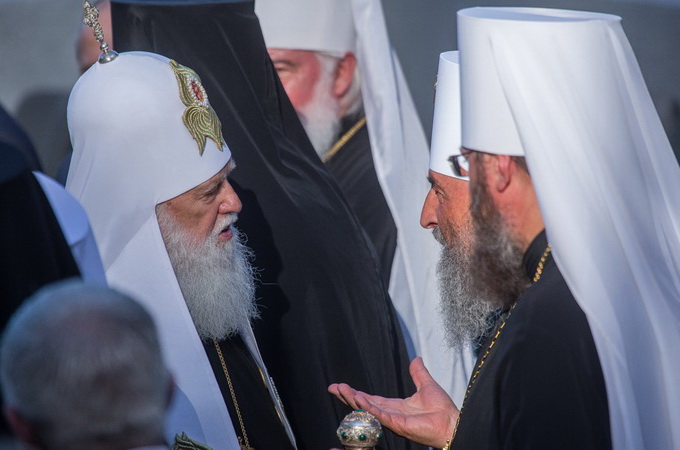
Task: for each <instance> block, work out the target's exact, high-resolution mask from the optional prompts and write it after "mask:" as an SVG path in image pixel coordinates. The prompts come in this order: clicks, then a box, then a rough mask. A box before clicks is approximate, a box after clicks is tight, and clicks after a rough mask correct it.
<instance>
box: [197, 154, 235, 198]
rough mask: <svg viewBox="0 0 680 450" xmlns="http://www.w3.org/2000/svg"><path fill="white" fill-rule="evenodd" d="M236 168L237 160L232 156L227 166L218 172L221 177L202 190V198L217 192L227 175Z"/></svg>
mask: <svg viewBox="0 0 680 450" xmlns="http://www.w3.org/2000/svg"><path fill="white" fill-rule="evenodd" d="M235 168H236V162H235V161H234V159H233V158H232V159H230V160H229V162H228V163H227V165H226V167H224V168H223V169H222V170H220V171H219V172H218V173H219V174H220V177H218V178H217V180H215V182H214V183H212V184H210V185H209V186H207V187H206V188H205V189H204V190H203V191H202V192H200V193H199V196H200V198H206V197H211V196H213V195H215V194H217V192H218V191H219V189H220V186H221V185H222V182H223V181H224V180H225V179H226V178H227V176H229V174H230V173H231V171H232V170H234V169H235Z"/></svg>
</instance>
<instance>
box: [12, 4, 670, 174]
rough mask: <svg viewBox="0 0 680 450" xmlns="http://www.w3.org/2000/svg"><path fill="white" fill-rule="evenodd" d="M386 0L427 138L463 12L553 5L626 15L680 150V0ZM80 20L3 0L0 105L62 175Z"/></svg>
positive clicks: (75, 9) (64, 11)
mask: <svg viewBox="0 0 680 450" xmlns="http://www.w3.org/2000/svg"><path fill="white" fill-rule="evenodd" d="M382 1H383V8H384V10H385V17H386V20H387V25H388V29H389V32H390V35H391V39H392V43H393V45H394V47H395V48H396V50H397V53H398V54H399V57H400V59H401V62H402V66H403V69H404V73H405V75H406V78H407V80H408V82H409V84H410V86H411V92H412V94H413V97H414V100H415V102H416V107H417V108H418V112H419V114H420V116H421V118H422V121H423V129H424V130H425V132H426V134H427V135H428V137H429V135H430V128H431V126H432V99H433V91H432V86H433V83H434V78H435V76H436V71H437V63H438V55H439V53H440V52H442V51H447V50H454V49H456V29H455V13H456V11H457V10H458V9H460V8H465V7H470V6H499V5H503V6H547V7H559V8H571V9H584V10H591V11H600V12H609V13H614V14H618V15H620V16H621V17H622V18H623V27H624V30H625V31H626V34H627V35H628V38H629V39H630V41H631V45H632V46H633V49H634V50H635V53H636V55H637V57H638V61H639V63H640V66H641V68H642V72H643V74H644V76H645V79H646V80H647V84H648V86H649V89H650V92H651V93H652V97H653V99H654V102H655V104H656V106H657V110H658V111H659V114H660V116H661V117H662V121H663V123H664V126H665V127H666V131H667V132H668V134H669V137H670V139H671V142H672V143H673V144H674V146H675V148H676V151H678V150H680V0H534V1H526V0H524V1H522V0H518V1H512V2H510V1H508V0H486V1H482V0H478V1H473V0H382ZM80 18H81V1H80V0H0V61H2V69H1V70H0V104H2V105H3V106H4V107H5V108H6V109H7V110H8V111H9V112H10V114H12V115H13V116H14V117H15V118H17V120H18V121H19V122H20V123H21V124H22V125H23V126H24V128H26V130H27V132H28V134H29V136H30V137H31V139H32V140H33V143H34V145H35V146H36V148H37V149H38V152H39V155H40V158H41V161H42V163H43V167H44V169H45V171H46V172H47V173H48V174H54V173H55V171H56V169H57V166H58V164H59V162H60V161H61V159H62V158H63V155H64V154H65V153H66V152H68V150H69V143H68V132H67V129H66V110H65V107H66V101H67V98H68V93H69V92H70V90H71V87H72V86H73V84H74V83H75V81H76V80H77V78H78V69H77V66H76V62H75V45H74V44H75V39H76V36H77V33H78V29H79V26H80ZM101 95H107V93H105V92H102V93H101Z"/></svg>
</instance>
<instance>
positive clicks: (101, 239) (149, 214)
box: [66, 52, 292, 449]
mask: <svg viewBox="0 0 680 450" xmlns="http://www.w3.org/2000/svg"><path fill="white" fill-rule="evenodd" d="M169 62H170V60H168V59H167V58H165V57H163V56H160V55H156V54H152V53H145V52H129V53H121V54H120V55H119V56H118V57H117V58H116V59H114V60H113V61H111V62H109V63H105V64H101V63H97V64H94V65H93V66H92V67H91V68H90V69H89V70H88V71H87V72H85V74H83V76H81V77H80V79H79V80H78V82H77V83H76V85H75V86H74V88H73V91H72V92H71V96H70V98H69V103H68V112H67V115H68V124H69V131H70V134H71V143H72V145H73V159H72V161H71V166H70V170H69V177H68V180H67V184H66V185H67V188H68V190H69V191H70V192H71V193H72V194H73V195H74V196H75V197H76V198H77V199H78V200H79V201H80V202H81V203H82V205H83V207H84V208H85V210H86V211H87V213H88V215H89V217H90V221H91V223H92V228H93V230H94V234H95V238H96V239H97V242H98V243H99V248H100V252H101V256H102V261H103V263H104V269H105V271H106V277H107V280H108V282H109V285H110V286H111V287H114V288H117V289H120V290H121V291H123V292H126V293H128V294H129V295H131V296H132V297H133V298H135V299H137V300H138V301H140V302H141V303H142V304H143V305H144V306H145V307H146V308H147V309H148V310H149V311H150V313H151V314H152V316H153V318H154V321H155V323H156V325H157V327H158V330H159V334H160V337H161V345H162V348H163V354H164V357H165V360H166V362H167V363H168V365H169V368H170V370H171V372H172V374H173V376H174V379H175V382H176V384H177V387H178V392H177V395H176V396H175V399H174V401H173V405H172V408H171V413H170V416H169V419H168V423H167V427H166V434H167V437H168V439H169V441H170V442H172V439H173V438H174V435H175V433H182V432H185V433H186V434H187V435H188V436H189V437H190V438H191V439H194V440H196V441H199V442H201V443H204V444H207V445H209V446H210V447H213V448H215V449H238V448H239V444H238V441H237V439H236V435H235V433H234V428H233V426H232V421H231V419H230V418H229V414H228V412H227V409H226V407H225V404H224V401H223V398H222V393H221V392H220V389H219V386H218V384H217V381H216V379H215V376H214V374H213V371H212V368H211V366H210V362H209V360H208V358H207V356H206V353H205V350H204V348H203V345H202V343H201V340H200V338H199V336H198V333H197V332H196V328H195V327H194V323H193V321H192V319H191V316H190V314H189V311H188V309H187V306H186V303H185V301H184V298H183V296H182V293H181V291H180V288H179V285H178V283H177V279H176V277H175V274H174V271H173V268H172V265H171V263H170V259H169V257H168V254H167V251H166V249H165V245H164V243H163V239H162V237H161V233H160V229H159V226H158V220H157V218H156V212H155V208H156V205H158V204H159V203H162V202H165V201H166V200H170V199H172V198H174V197H176V196H178V195H180V194H182V193H184V192H186V191H188V190H190V189H192V188H194V187H196V186H198V185H199V184H201V183H203V182H204V181H206V180H208V179H210V178H211V177H212V176H214V175H215V174H216V173H218V172H219V171H220V170H222V168H223V167H224V166H225V165H226V164H227V162H228V161H229V160H230V158H231V152H230V151H229V148H228V147H227V146H226V144H224V143H223V142H222V145H221V146H218V145H217V144H216V143H215V142H213V141H212V140H211V139H207V141H206V144H205V149H204V151H203V153H202V154H200V153H199V148H198V145H197V143H196V141H195V140H194V139H193V138H192V136H191V134H190V132H189V131H188V129H187V127H186V126H185V125H184V123H183V121H182V114H183V112H184V110H185V108H186V107H185V105H184V104H183V102H182V100H181V99H180V93H179V85H178V80H177V79H176V77H175V74H174V72H173V69H172V68H171V66H170V64H169ZM180 63H181V62H180ZM194 92H196V91H194ZM242 337H243V339H244V341H245V342H246V344H247V346H248V348H249V349H250V352H251V354H252V355H253V357H254V359H255V361H256V363H257V364H258V365H259V366H260V369H262V371H263V373H264V374H265V378H266V379H267V380H269V376H268V375H267V371H266V368H265V367H264V364H263V363H262V358H261V357H260V354H259V351H258V349H257V344H256V343H255V338H254V336H253V334H252V331H250V329H248V331H246V332H242ZM270 392H272V390H271V386H270ZM274 403H275V404H276V405H277V407H278V403H277V402H276V401H275V402H274ZM280 413H281V416H282V417H284V422H285V416H284V415H283V412H282V411H280ZM286 426H287V429H288V431H289V433H290V429H289V427H288V425H287V423H286ZM291 436H292V434H291Z"/></svg>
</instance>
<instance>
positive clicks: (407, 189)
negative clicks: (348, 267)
mask: <svg viewBox="0 0 680 450" xmlns="http://www.w3.org/2000/svg"><path fill="white" fill-rule="evenodd" d="M255 12H256V13H257V15H258V17H259V18H260V23H261V25H262V31H263V34H264V37H265V42H266V44H267V47H269V48H288V49H301V50H312V51H321V52H334V53H339V54H344V53H345V52H348V51H352V52H354V53H355V54H356V57H357V60H358V65H359V70H360V73H361V92H362V97H363V102H364V111H365V113H366V118H367V126H368V132H369V136H370V142H371V152H372V156H373V162H374V165H375V171H376V174H377V176H378V180H379V182H380V187H381V188H382V192H383V194H384V196H385V200H386V201H387V204H388V206H389V208H390V211H391V212H392V217H393V218H394V221H395V224H396V226H397V233H398V234H397V248H396V252H395V256H394V261H393V263H392V273H391V274H390V286H389V293H390V296H391V298H392V302H393V304H394V307H395V309H396V310H397V312H398V314H399V318H400V320H401V322H402V330H403V331H404V335H405V338H406V341H407V347H408V350H409V355H410V356H411V357H414V356H422V357H423V360H424V362H425V365H426V366H427V368H428V369H429V371H430V373H431V374H432V376H433V377H434V378H435V379H436V380H437V381H438V382H439V383H440V384H441V385H442V386H443V387H444V389H446V391H447V392H448V393H449V394H450V395H451V396H452V397H453V398H454V400H456V401H458V402H459V403H460V401H462V399H463V395H464V393H465V389H466V387H467V381H468V378H469V376H470V373H471V371H472V367H473V365H474V358H473V355H472V351H471V350H468V349H464V350H460V351H452V350H451V349H449V348H448V347H447V346H446V343H445V340H444V325H443V323H442V321H441V314H440V312H439V292H438V288H437V278H436V277H437V274H436V262H437V257H438V255H439V252H440V246H439V244H438V243H437V242H436V241H435V240H434V239H433V237H432V233H431V232H430V231H428V230H425V229H423V228H422V227H420V212H421V209H422V206H423V202H424V201H425V197H426V195H427V192H428V190H429V185H428V183H427V181H426V177H427V170H428V146H427V140H426V138H425V134H424V132H423V129H422V125H421V124H420V120H419V119H418V115H417V112H416V109H415V105H414V103H413V99H412V98H411V94H410V92H409V90H408V86H407V84H406V79H405V78H404V74H403V72H402V69H401V65H400V64H399V60H398V58H397V55H396V52H395V51H394V50H393V49H392V46H391V44H390V41H389V38H388V34H387V28H386V25H385V19H384V16H383V11H382V6H381V4H380V1H379V0H258V1H257V2H255ZM433 81H434V80H433Z"/></svg>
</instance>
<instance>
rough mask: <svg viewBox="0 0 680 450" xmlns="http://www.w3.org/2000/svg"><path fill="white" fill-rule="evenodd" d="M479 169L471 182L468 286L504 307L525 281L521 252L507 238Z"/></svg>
mask: <svg viewBox="0 0 680 450" xmlns="http://www.w3.org/2000/svg"><path fill="white" fill-rule="evenodd" d="M480 172H481V173H480V175H481V176H479V179H478V180H476V181H475V182H474V183H472V184H471V200H472V201H471V206H470V213H471V216H472V224H473V229H474V234H475V237H474V240H473V245H472V255H471V258H470V259H471V264H472V267H473V268H474V270H472V272H471V273H472V286H473V291H474V295H477V296H481V297H483V298H487V299H489V301H491V302H493V303H495V304H499V305H503V306H504V307H506V308H507V307H509V306H510V305H512V304H514V303H515V301H517V299H518V298H519V296H520V295H522V293H523V292H524V291H525V290H526V289H527V287H528V285H529V284H528V281H529V280H528V279H527V277H526V274H525V273H524V270H523V267H522V258H523V252H522V250H521V248H520V247H519V245H518V244H517V243H516V242H515V241H514V240H513V239H512V238H511V236H510V232H509V230H508V227H507V226H506V225H505V222H504V221H503V218H502V217H501V215H500V212H499V211H498V209H497V208H496V205H495V204H494V202H493V199H492V198H491V195H490V194H489V192H488V190H487V188H486V180H485V176H484V173H483V171H480Z"/></svg>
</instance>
